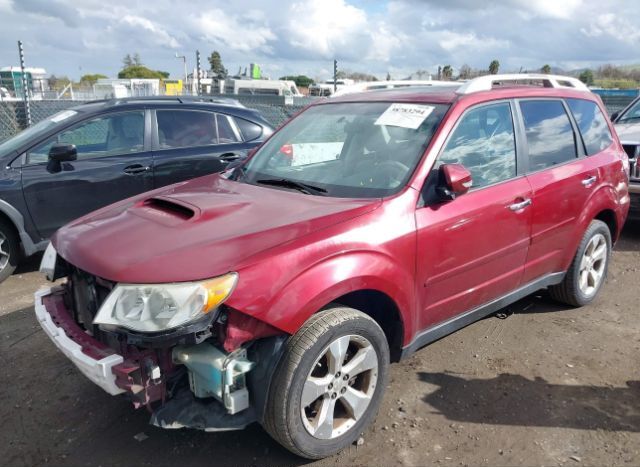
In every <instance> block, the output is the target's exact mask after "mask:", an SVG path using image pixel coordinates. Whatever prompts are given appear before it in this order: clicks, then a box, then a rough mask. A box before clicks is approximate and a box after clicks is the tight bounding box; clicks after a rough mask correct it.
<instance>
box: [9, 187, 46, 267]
mask: <svg viewBox="0 0 640 467" xmlns="http://www.w3.org/2000/svg"><path fill="white" fill-rule="evenodd" d="M0 219H4V220H6V221H7V222H8V223H9V225H11V226H12V227H13V229H14V230H15V232H16V235H17V236H18V238H19V240H20V243H21V244H22V250H23V252H24V254H25V255H26V256H31V255H32V254H34V253H35V252H36V251H38V250H40V249H43V248H41V246H42V247H44V245H40V244H36V243H34V242H33V240H32V239H31V237H30V236H29V234H28V233H27V232H26V230H25V228H24V217H23V216H22V214H21V213H20V211H18V210H17V209H16V208H14V207H13V206H11V205H10V204H9V203H7V202H6V201H4V200H1V199H0Z"/></svg>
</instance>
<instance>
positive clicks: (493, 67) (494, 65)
mask: <svg viewBox="0 0 640 467" xmlns="http://www.w3.org/2000/svg"><path fill="white" fill-rule="evenodd" d="M499 70H500V62H499V61H498V60H491V63H489V73H491V74H492V75H497V74H498V71H499Z"/></svg>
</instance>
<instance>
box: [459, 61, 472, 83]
mask: <svg viewBox="0 0 640 467" xmlns="http://www.w3.org/2000/svg"><path fill="white" fill-rule="evenodd" d="M458 78H460V79H469V78H471V67H470V66H469V65H467V64H466V63H465V64H464V65H462V66H461V67H460V73H459V74H458Z"/></svg>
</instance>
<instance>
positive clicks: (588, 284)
mask: <svg viewBox="0 0 640 467" xmlns="http://www.w3.org/2000/svg"><path fill="white" fill-rule="evenodd" d="M607 256H608V246H607V240H606V239H605V237H604V235H602V234H597V235H594V236H593V237H592V238H591V240H589V243H588V244H587V247H586V248H585V250H584V254H583V255H582V260H581V261H580V272H579V275H578V286H579V287H580V291H581V292H582V293H583V294H584V295H586V296H587V297H591V296H592V295H593V294H595V293H596V292H597V291H598V287H599V286H600V283H601V282H602V280H603V278H604V274H605V267H606V265H607Z"/></svg>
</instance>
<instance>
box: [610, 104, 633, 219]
mask: <svg viewBox="0 0 640 467" xmlns="http://www.w3.org/2000/svg"><path fill="white" fill-rule="evenodd" d="M611 119H612V120H613V123H614V126H615V129H616V131H617V133H618V136H619V137H620V141H621V142H622V147H623V148H624V150H625V152H626V153H627V155H628V156H629V193H630V196H631V210H630V212H629V217H630V218H633V219H640V166H639V165H638V156H639V155H640V96H639V97H637V98H635V99H634V100H633V102H631V104H629V105H628V106H627V107H626V108H625V109H623V110H622V111H621V112H616V113H614V114H613V115H612V116H611Z"/></svg>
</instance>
